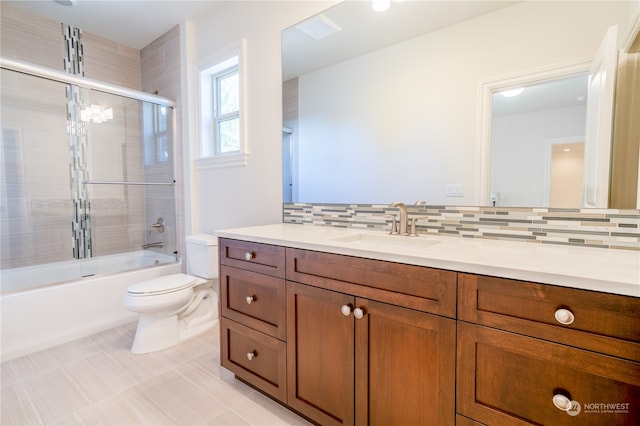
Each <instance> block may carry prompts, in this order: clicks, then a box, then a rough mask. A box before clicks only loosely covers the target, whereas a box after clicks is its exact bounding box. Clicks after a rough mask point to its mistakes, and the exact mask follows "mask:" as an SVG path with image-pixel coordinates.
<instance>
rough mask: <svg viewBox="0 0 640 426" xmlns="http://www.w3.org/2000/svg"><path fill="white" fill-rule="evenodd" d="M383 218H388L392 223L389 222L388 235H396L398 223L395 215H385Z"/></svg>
mask: <svg viewBox="0 0 640 426" xmlns="http://www.w3.org/2000/svg"><path fill="white" fill-rule="evenodd" d="M384 217H390V218H391V220H392V222H391V231H390V232H389V235H397V234H398V233H399V232H398V221H397V220H396V217H395V215H392V214H385V215H384Z"/></svg>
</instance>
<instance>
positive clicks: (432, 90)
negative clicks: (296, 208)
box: [282, 1, 638, 208]
mask: <svg viewBox="0 0 640 426" xmlns="http://www.w3.org/2000/svg"><path fill="white" fill-rule="evenodd" d="M478 5H481V6H483V7H485V8H486V9H484V10H481V11H478V13H477V14H476V15H473V16H470V15H469V14H468V13H469V12H468V11H469V10H471V8H473V7H475V6H478ZM369 6H370V5H368V4H367V2H343V3H340V4H338V5H336V6H334V7H332V8H330V9H327V10H326V11H325V12H323V13H322V14H321V15H322V16H323V17H325V18H327V19H329V20H330V21H331V22H333V23H335V24H336V25H337V26H338V27H339V28H341V30H339V31H337V32H335V33H333V34H331V35H329V36H327V37H325V38H323V39H321V40H312V39H311V38H309V37H306V36H305V35H304V34H302V33H300V31H298V30H296V29H295V27H292V28H289V29H286V30H285V31H283V33H282V42H283V79H284V80H285V81H284V82H283V100H284V109H283V117H284V122H283V125H284V127H287V128H289V129H291V131H292V136H291V148H290V150H289V151H288V152H289V153H290V155H291V158H290V161H289V162H288V163H287V164H289V165H290V170H289V171H286V170H285V171H284V173H283V175H284V176H289V182H288V183H284V182H283V194H284V193H285V191H288V192H289V193H290V199H291V201H293V202H311V203H327V204H328V203H380V204H384V203H391V202H394V201H403V202H405V203H413V202H415V201H417V200H421V199H424V200H426V201H427V203H428V204H432V205H459V206H464V205H490V204H491V203H492V202H493V201H492V199H491V197H490V196H489V195H490V193H491V192H494V193H496V194H497V199H496V203H497V204H498V205H502V206H504V205H521V206H527V207H536V206H546V205H548V203H549V201H548V199H549V198H548V197H549V191H550V190H553V189H552V188H548V189H546V190H545V187H548V186H549V185H548V184H545V183H544V179H543V178H542V175H544V174H546V175H549V176H550V173H549V172H545V170H544V169H545V167H549V168H551V166H550V165H549V163H548V161H547V160H545V157H546V155H547V154H546V150H547V148H546V146H547V145H554V144H557V143H558V142H557V140H558V139H560V140H562V139H567V138H569V139H575V138H579V137H580V136H584V118H583V123H582V124H580V125H579V124H576V130H575V131H574V130H571V131H569V130H566V131H564V132H562V133H561V134H549V135H544V138H543V141H544V142H543V146H544V147H545V148H543V149H540V150H539V151H538V152H536V154H535V157H536V162H535V165H536V166H535V167H536V169H535V171H532V172H531V173H530V172H529V171H527V168H528V167H530V166H533V165H534V162H533V161H532V156H531V155H529V156H522V155H518V156H511V155H510V154H508V153H507V154H504V155H503V154H499V153H496V158H498V157H503V158H507V161H508V167H512V170H517V171H518V173H519V175H518V179H520V178H522V179H520V183H519V184H518V186H519V191H516V190H515V189H513V190H512V189H511V188H508V187H506V186H504V185H507V184H509V183H517V182H518V180H516V179H514V175H513V173H509V172H508V171H505V172H504V173H503V172H500V173H503V174H505V175H506V176H507V180H508V181H507V182H500V183H499V182H495V184H496V185H502V186H495V189H494V188H493V187H492V188H491V189H490V190H488V191H487V188H488V187H489V176H491V173H489V172H488V171H487V175H486V178H487V179H486V182H482V181H481V179H480V177H481V174H480V166H479V164H480V163H481V161H482V155H483V154H482V153H481V149H482V148H481V147H479V143H478V140H479V135H478V133H479V126H478V122H479V117H480V115H481V100H480V99H479V98H480V94H479V92H480V89H479V82H481V81H483V80H487V79H492V78H496V77H497V76H502V75H511V74H514V73H524V72H526V71H528V70H535V69H539V68H541V67H548V66H551V65H553V64H560V63H565V62H569V61H576V60H578V59H584V58H593V57H594V56H595V54H596V51H597V50H598V46H599V45H600V42H601V40H602V38H603V36H604V34H605V33H606V31H607V29H608V28H609V27H610V26H611V25H617V26H618V29H619V34H621V35H624V34H627V32H628V29H629V25H630V17H631V16H635V14H636V13H637V9H638V4H637V2H634V1H626V2H625V1H622V2H615V3H612V2H606V1H594V2H483V1H480V2H477V1H474V2H465V1H460V2H429V1H420V2H399V3H394V4H393V7H392V8H390V9H389V10H388V11H387V12H384V14H374V15H372V12H371V9H370V7H369ZM418 6H420V8H421V9H420V10H419V11H418V10H417V9H416V10H415V11H414V12H411V11H410V10H409V8H411V7H418ZM429 7H437V11H436V12H434V11H433V10H432V12H429V11H428V8H429ZM434 10H435V9H434ZM463 11H464V13H466V15H464V16H463V17H462V20H458V21H455V22H453V23H450V24H447V25H445V26H438V25H437V22H436V21H437V18H438V17H439V16H446V17H447V19H449V18H451V17H452V16H462V15H459V14H460V13H462V12H463ZM394 16H395V17H396V18H397V17H398V16H402V20H401V23H404V26H406V27H408V26H410V22H413V20H411V19H410V18H409V17H414V18H417V19H416V20H417V21H419V22H418V26H420V25H421V26H422V27H424V30H426V31H427V32H426V33H420V34H418V33H415V32H414V33H413V35H411V36H409V38H407V39H401V40H398V39H396V38H394V37H395V35H393V33H392V31H393V30H392V29H391V28H392V26H391V25H390V24H389V22H386V21H387V20H392V19H394ZM550 16H553V17H554V18H553V19H549V17H550ZM383 21H384V22H383ZM383 26H384V27H383ZM376 28H380V29H381V28H384V31H382V30H380V31H378V33H377V34H374V35H373V36H372V35H371V32H372V29H373V30H375V29H376ZM361 29H367V30H368V31H369V32H368V35H358V33H357V31H358V30H361ZM373 32H374V33H375V31H373ZM305 37H306V38H305ZM376 37H377V38H383V39H387V41H388V40H393V41H394V43H395V44H392V45H389V44H388V43H387V44H386V45H385V46H383V47H382V48H380V49H373V48H371V47H370V46H369V45H368V43H367V48H368V49H369V50H368V51H366V52H358V53H353V52H352V53H351V54H350V56H347V57H344V55H345V53H344V51H346V50H349V49H351V48H352V47H349V46H352V45H354V44H356V45H357V44H360V45H363V44H365V43H364V40H368V39H369V38H376ZM620 38H622V37H620ZM341 46H344V47H345V48H347V47H348V48H349V49H344V50H343V49H341V48H340V47H341ZM330 52H335V53H339V54H342V55H343V56H342V57H340V58H338V59H336V58H333V59H331V58H328V56H329V53H330ZM321 58H322V59H323V60H326V61H327V62H325V63H322V64H316V63H315V61H317V60H319V59H321ZM632 72H634V71H632ZM635 72H637V71H635ZM574 74H575V73H574ZM580 108H582V112H581V113H580V114H582V115H584V108H585V107H584V105H582V106H581V107H580ZM623 108H626V107H625V106H623V107H621V109H623ZM577 109H578V107H577V106H576V111H577ZM574 113H575V114H577V112H574ZM555 121H558V120H555ZM578 128H582V131H579V130H578ZM554 141H555V143H554ZM512 148H513V146H511V149H512ZM512 150H513V149H512ZM532 155H533V154H532ZM549 155H551V154H549ZM491 156H494V153H493V151H492V152H491ZM487 157H488V155H487ZM518 158H523V159H524V160H523V161H524V162H522V161H519V160H518V162H516V160H517V159H518ZM487 162H488V158H487ZM637 166H638V161H637V159H636V162H635V169H636V170H635V176H636V179H637ZM497 173H498V172H496V173H494V174H495V175H497ZM525 174H531V178H533V176H537V179H538V180H537V181H536V182H535V183H532V182H524V178H525V177H526V178H529V177H528V176H522V175H525ZM491 184H492V185H493V181H492V183H491ZM503 184H504V185H503ZM534 187H535V190H534ZM482 188H484V189H482ZM485 192H487V193H486V194H485ZM534 194H535V195H534ZM285 199H288V198H285ZM573 207H576V208H578V207H580V205H576V206H573Z"/></svg>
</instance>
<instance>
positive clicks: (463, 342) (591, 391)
mask: <svg viewBox="0 0 640 426" xmlns="http://www.w3.org/2000/svg"><path fill="white" fill-rule="evenodd" d="M458 306H459V311H458V315H459V317H458V318H459V322H458V351H457V356H458V359H457V411H458V413H460V414H461V415H464V416H465V417H467V418H470V419H474V420H477V421H478V422H480V423H483V424H487V425H524V424H549V425H551V424H553V425H578V424H579V425H602V424H612V425H613V424H616V425H637V424H640V362H639V361H640V356H639V355H640V352H639V345H640V327H638V325H639V324H640V304H639V302H638V298H634V297H625V296H619V295H612V294H605V293H597V292H591V291H585V290H577V289H570V288H564V287H556V286H551V285H542V284H536V283H528V282H520V281H514V280H508V279H501V278H494V277H485V276H478V275H470V274H459V279H458Z"/></svg>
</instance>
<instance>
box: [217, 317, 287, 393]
mask: <svg viewBox="0 0 640 426" xmlns="http://www.w3.org/2000/svg"><path fill="white" fill-rule="evenodd" d="M220 330H221V333H220V360H221V363H222V366H223V367H225V368H226V369H228V370H230V371H232V372H233V373H235V375H236V376H237V377H239V378H241V379H242V380H243V381H245V382H247V383H250V384H252V385H253V386H255V387H257V388H259V389H260V390H262V391H264V392H265V393H267V394H269V395H271V396H272V397H274V398H276V399H278V400H280V401H286V400H287V387H286V385H287V380H286V377H287V376H286V374H287V373H286V356H287V354H286V343H285V342H283V341H280V340H278V339H275V338H273V337H271V336H267V335H266V334H263V333H260V332H258V331H255V330H252V329H250V328H248V327H245V326H243V325H241V324H238V323H236V322H234V321H231V320H228V319H226V318H221V319H220Z"/></svg>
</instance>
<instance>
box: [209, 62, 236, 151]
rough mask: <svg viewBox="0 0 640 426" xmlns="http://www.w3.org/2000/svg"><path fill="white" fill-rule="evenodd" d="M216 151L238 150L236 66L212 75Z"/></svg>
mask: <svg viewBox="0 0 640 426" xmlns="http://www.w3.org/2000/svg"><path fill="white" fill-rule="evenodd" d="M213 79H214V83H213V88H214V89H213V98H214V102H215V108H214V123H215V126H216V129H215V130H216V138H215V139H216V153H218V154H227V153H229V152H238V151H239V150H240V110H239V108H240V86H239V77H238V67H234V68H232V69H230V70H226V71H224V72H222V73H220V74H217V75H214V76H213Z"/></svg>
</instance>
